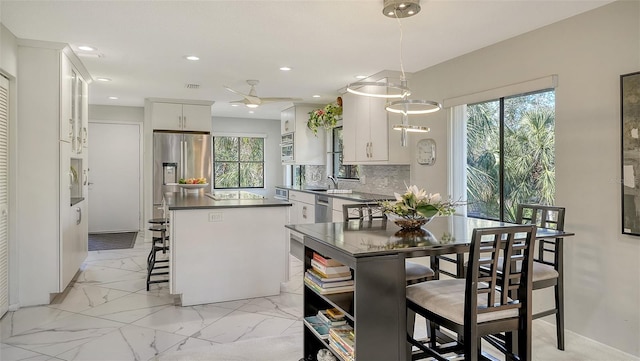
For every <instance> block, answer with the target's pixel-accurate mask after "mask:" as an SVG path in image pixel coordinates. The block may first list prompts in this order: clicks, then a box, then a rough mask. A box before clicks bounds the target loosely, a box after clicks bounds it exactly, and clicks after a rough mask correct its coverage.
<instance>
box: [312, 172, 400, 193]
mask: <svg viewBox="0 0 640 361" xmlns="http://www.w3.org/2000/svg"><path fill="white" fill-rule="evenodd" d="M358 167H359V170H360V181H358V180H343V179H339V180H338V188H340V189H353V190H354V191H356V192H364V193H374V194H383V195H393V192H398V193H402V192H404V191H405V189H406V185H409V182H410V181H411V179H410V166H408V165H359V166H358ZM305 181H306V185H308V186H325V187H330V188H331V187H333V184H332V182H331V181H330V180H329V179H327V167H326V166H316V165H308V166H305ZM363 183H364V184H363Z"/></svg>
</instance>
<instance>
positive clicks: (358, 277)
mask: <svg viewBox="0 0 640 361" xmlns="http://www.w3.org/2000/svg"><path fill="white" fill-rule="evenodd" d="M509 226H517V224H515V223H509V222H500V221H495V220H488V219H479V218H473V217H467V216H460V215H451V216H441V217H434V219H432V220H431V221H430V222H429V223H427V224H426V225H423V226H422V227H421V228H418V229H413V230H411V229H402V228H400V227H398V226H397V225H395V224H394V223H393V222H392V221H390V220H384V219H382V220H371V221H367V220H352V221H347V222H332V223H311V224H294V225H287V226H286V227H287V228H289V229H291V230H294V231H296V232H298V233H300V234H302V235H303V236H304V241H303V242H304V259H303V261H304V267H305V269H308V268H310V265H311V259H313V255H314V254H315V253H318V254H321V255H322V256H324V257H328V258H332V259H335V260H337V261H339V262H341V263H342V264H344V265H347V266H348V267H350V269H351V270H352V273H353V279H354V281H355V282H354V289H353V292H350V293H346V294H331V295H322V294H319V293H318V292H317V290H314V289H313V288H311V287H308V286H305V289H304V291H303V298H304V299H303V303H304V311H303V312H304V316H305V317H306V316H311V315H314V314H315V313H316V312H318V309H319V308H322V307H325V306H326V307H336V308H338V309H339V310H341V311H344V313H346V315H347V318H348V319H349V320H350V323H351V324H353V329H354V344H355V346H354V349H355V352H354V354H355V358H354V359H357V360H364V361H375V360H410V359H411V354H410V353H411V352H410V348H408V347H407V342H406V337H407V318H406V283H405V260H406V259H407V258H414V257H428V256H435V255H442V254H461V253H466V252H468V250H469V246H470V244H471V238H472V233H473V230H474V229H476V228H487V227H509ZM572 235H574V234H573V233H571V232H567V231H558V230H553V229H546V228H537V229H536V239H543V238H564V237H568V236H572ZM529 320H531V317H529ZM527 329H529V330H530V329H531V328H530V327H527ZM316 336H317V335H314V333H313V332H311V330H309V329H308V328H306V327H305V332H304V355H305V357H309V356H310V355H312V356H313V357H315V356H316V355H315V354H316V353H317V351H318V350H319V349H322V348H327V345H328V341H327V340H322V339H319V338H317V337H316ZM527 337H528V338H529V342H530V338H531V335H530V334H529V335H527ZM529 349H530V348H529ZM522 356H523V359H527V360H530V359H531V355H522Z"/></svg>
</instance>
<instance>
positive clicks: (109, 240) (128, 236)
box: [89, 232, 138, 251]
mask: <svg viewBox="0 0 640 361" xmlns="http://www.w3.org/2000/svg"><path fill="white" fill-rule="evenodd" d="M137 235H138V232H120V233H89V251H104V250H109V249H124V248H133V245H134V244H135V243H136V236H137Z"/></svg>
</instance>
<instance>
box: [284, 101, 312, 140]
mask: <svg viewBox="0 0 640 361" xmlns="http://www.w3.org/2000/svg"><path fill="white" fill-rule="evenodd" d="M307 119H308V118H307ZM295 131H296V107H291V108H287V109H285V110H283V111H282V112H281V113H280V133H282V134H287V133H293V132H295Z"/></svg>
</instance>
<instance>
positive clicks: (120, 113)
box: [89, 85, 144, 123]
mask: <svg viewBox="0 0 640 361" xmlns="http://www.w3.org/2000/svg"><path fill="white" fill-rule="evenodd" d="M89 92H91V85H89ZM95 120H108V121H115V122H127V123H132V122H135V123H143V122H144V107H124V106H114V105H97V104H95V105H89V121H95Z"/></svg>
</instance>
